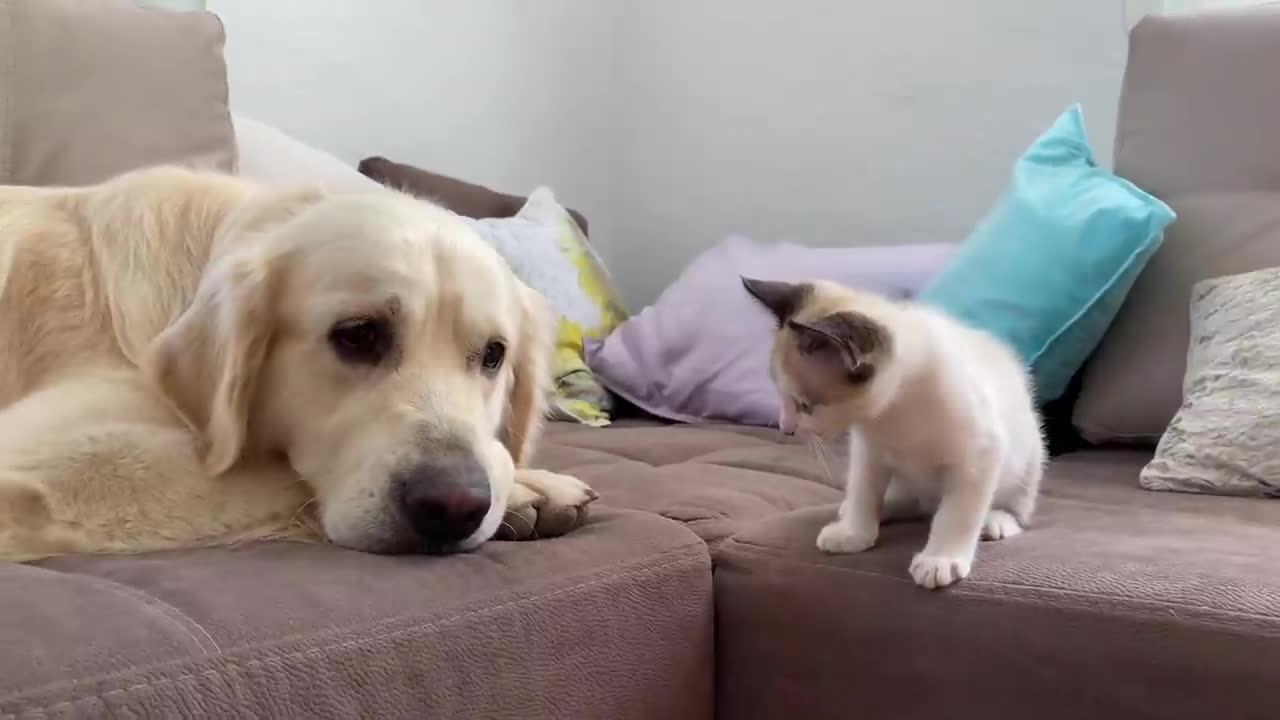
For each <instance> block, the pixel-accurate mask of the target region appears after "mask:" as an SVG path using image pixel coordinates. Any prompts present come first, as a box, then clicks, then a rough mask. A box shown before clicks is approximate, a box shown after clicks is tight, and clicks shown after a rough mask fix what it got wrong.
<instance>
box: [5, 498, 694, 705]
mask: <svg viewBox="0 0 1280 720" xmlns="http://www.w3.org/2000/svg"><path fill="white" fill-rule="evenodd" d="M0 608H2V609H3V611H2V612H0V648H4V649H5V651H4V652H0V718H10V717H14V716H16V717H19V718H26V717H32V718H43V717H157V718H162V717H231V716H236V717H311V718H329V717H349V718H354V717H379V718H400V717H403V718H424V717H440V718H446V717H490V718H513V719H518V720H531V719H532V718H551V717H561V718H571V717H608V718H653V717H673V718H689V719H694V718H697V719H705V718H710V717H711V705H712V672H713V665H714V664H713V661H712V652H713V647H712V639H713V638H712V633H713V627H712V606H711V575H710V561H709V559H708V557H707V551H706V547H705V546H704V545H703V544H702V542H700V541H699V540H698V539H697V538H696V537H694V536H693V534H692V533H690V532H689V531H688V530H686V529H684V528H682V527H680V526H679V525H677V524H676V523H672V522H670V521H667V520H663V519H661V518H658V517H655V516H653V515H647V514H644V513H623V512H610V511H607V510H604V509H600V510H599V511H598V512H594V513H593V518H592V521H591V522H590V523H589V524H588V525H586V526H585V527H583V528H581V529H579V530H577V531H575V532H573V533H571V534H570V535H567V536H564V537H562V538H557V539H554V540H544V541H537V542H528V543H489V544H487V545H485V546H484V547H483V548H481V549H480V550H479V551H477V552H475V553H472V554H468V555H460V556H452V557H446V558H431V557H421V556H415V557H387V556H375V555H366V554H362V553H356V552H350V551H345V550H341V549H338V548H335V547H332V546H323V545H302V544H287V543H262V544H249V545H245V546H242V547H238V548H234V549H213V550H198V551H190V552H171V553H157V554H152V555H143V556H136V557H66V558H60V559H56V560H50V561H46V562H44V563H41V564H40V565H38V566H24V565H13V564H8V565H5V564H0Z"/></svg>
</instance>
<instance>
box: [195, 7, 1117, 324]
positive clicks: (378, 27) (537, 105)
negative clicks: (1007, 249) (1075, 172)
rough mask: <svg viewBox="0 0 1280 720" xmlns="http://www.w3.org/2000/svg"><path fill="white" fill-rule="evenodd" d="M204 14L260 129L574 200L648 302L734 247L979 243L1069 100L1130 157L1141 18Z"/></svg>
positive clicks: (1029, 13) (580, 10)
mask: <svg viewBox="0 0 1280 720" xmlns="http://www.w3.org/2000/svg"><path fill="white" fill-rule="evenodd" d="M207 5H208V7H209V9H211V10H213V11H215V12H217V13H219V14H220V15H221V16H222V17H223V19H224V21H225V22H226V24H227V29H228V35H229V37H228V65H229V68H230V76H231V84H232V102H233V104H234V106H235V107H236V108H237V110H239V111H241V112H245V113H247V114H250V115H253V116H255V117H257V118H259V119H262V120H265V121H268V122H271V123H274V124H277V125H279V126H281V127H283V128H284V129H285V130H287V131H289V132H291V133H293V134H295V135H297V136H299V137H301V138H302V139H304V140H306V141H308V142H311V143H314V144H316V145H319V146H321V147H324V148H327V149H329V150H331V151H333V152H336V153H337V154H338V155H339V156H341V157H343V158H345V159H347V160H349V161H355V160H358V159H359V158H361V157H364V156H366V155H370V154H383V155H386V156H388V157H392V158H394V159H398V160H403V161H407V162H412V163H415V164H419V165H421V166H423V167H426V168H429V169H432V170H437V171H440V172H446V173H450V174H455V175H458V176H461V177H463V178H467V179H471V180H475V181H478V182H483V183H486V184H490V185H492V186H495V187H498V188H501V189H503V190H508V191H512V192H527V191H528V190H529V189H531V188H532V187H533V186H534V185H536V184H539V183H544V182H545V183H548V184H551V185H552V186H553V187H555V188H556V190H557V193H558V194H559V195H560V197H561V199H562V200H564V201H565V202H566V203H569V204H571V205H574V206H577V207H579V208H581V209H582V210H583V212H585V213H586V214H587V215H588V217H589V218H590V220H591V223H592V237H593V239H594V240H595V241H596V243H597V244H598V246H599V247H600V250H601V252H602V253H603V254H604V255H605V257H606V260H607V261H608V262H609V264H610V266H611V267H612V268H613V271H614V274H615V276H617V278H618V280H619V282H620V284H621V285H622V289H623V292H624V294H625V295H626V297H627V299H628V301H629V302H630V304H631V305H632V306H633V307H639V306H640V305H641V304H643V303H645V302H648V301H650V300H652V299H653V297H655V296H656V295H657V293H658V292H660V291H661V289H662V288H663V287H664V286H665V285H666V284H667V283H669V282H670V281H671V280H672V279H673V278H674V277H675V275H676V274H677V273H678V272H679V270H680V268H681V267H683V266H684V265H685V264H686V263H687V262H688V261H689V259H691V258H692V257H693V256H694V255H695V254H697V252H699V251H700V250H702V249H704V248H706V247H708V246H710V245H712V244H714V243H715V242H717V241H719V240H720V239H721V238H722V237H723V236H724V235H725V234H727V233H729V232H734V231H737V232H744V233H747V234H750V235H752V236H755V237H757V238H760V239H766V240H781V239H788V240H795V241H799V242H804V243H808V244H815V245H821V244H829V245H848V244H869V243H908V242H926V241H935V240H959V239H961V238H963V237H964V235H965V234H966V232H967V231H968V230H969V228H970V227H971V226H972V224H973V223H974V221H975V220H976V219H977V218H978V217H979V216H980V215H981V214H982V213H983V212H984V211H985V210H986V209H987V207H988V206H989V205H990V204H991V202H992V200H993V199H994V197H995V195H996V194H997V192H998V191H999V189H1000V187H1001V186H1002V184H1003V182H1004V179H1005V177H1006V174H1007V172H1008V169H1009V166H1010V164H1011V163H1012V161H1013V159H1014V158H1015V157H1016V156H1017V154H1018V152H1019V151H1020V150H1021V149H1022V148H1023V147H1024V146H1025V145H1026V144H1027V143H1028V142H1029V141H1030V140H1031V139H1032V138H1033V137H1034V136H1035V135H1036V134H1037V132H1039V131H1040V130H1041V129H1042V128H1044V127H1046V126H1048V124H1049V123H1050V122H1051V121H1052V120H1053V119H1054V117H1056V115H1057V114H1058V113H1059V112H1061V111H1062V110H1063V109H1065V108H1066V106H1067V105H1068V104H1069V103H1071V102H1074V101H1080V102H1082V103H1083V104H1084V108H1085V115H1086V118H1087V120H1088V123H1089V129H1090V132H1091V135H1092V139H1093V142H1094V145H1095V148H1096V149H1097V152H1098V154H1099V156H1100V159H1102V160H1106V159H1107V158H1109V156H1110V153H1111V140H1112V133H1113V125H1114V119H1115V103H1116V95H1117V92H1118V87H1119V81H1120V76H1121V73H1122V70H1123V65H1124V52H1125V35H1124V30H1125V16H1124V7H1123V3H1122V2H1121V0H967V1H966V2H957V1H956V0H909V1H908V0H874V1H871V0H865V1H861V2H855V1H853V0H788V1H787V2H779V1H778V0H644V1H643V2H641V1H638V0H536V2H530V1H528V0H465V2H464V1H462V0H329V1H327V2H323V3H321V2H316V1H315V0H271V1H270V2H265V1H263V0H207ZM322 8H323V10H322ZM322 12H323V13H327V14H321V13H322Z"/></svg>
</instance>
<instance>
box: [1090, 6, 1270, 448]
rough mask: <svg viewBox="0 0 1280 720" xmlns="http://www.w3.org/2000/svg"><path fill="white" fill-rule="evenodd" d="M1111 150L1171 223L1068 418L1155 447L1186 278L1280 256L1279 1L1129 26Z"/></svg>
mask: <svg viewBox="0 0 1280 720" xmlns="http://www.w3.org/2000/svg"><path fill="white" fill-rule="evenodd" d="M1115 160H1116V162H1115V168H1116V172H1117V173H1119V174H1120V175H1122V176H1124V177H1127V178H1129V179H1130V180H1132V181H1133V182H1135V183H1137V184H1138V185H1139V186H1141V187H1143V188H1144V189H1146V190H1148V191H1149V192H1151V193H1153V194H1155V195H1156V196H1158V197H1160V198H1161V199H1163V200H1164V201H1165V202H1167V203H1169V205H1170V206H1172V207H1173V209H1174V210H1175V211H1177V213H1178V219H1177V221H1176V222H1175V223H1174V224H1173V225H1172V226H1171V227H1170V229H1169V230H1168V232H1167V234H1166V236H1165V241H1164V245H1163V246H1162V247H1161V249H1160V250H1159V251H1158V252H1157V253H1156V255H1155V256H1154V258H1152V260H1151V263H1150V264H1149V265H1148V266H1147V268H1146V269H1145V270H1144V271H1143V274H1142V275H1141V277H1140V278H1139V279H1138V281H1137V283H1136V284H1135V286H1134V288H1133V291H1132V292H1131V294H1130V295H1129V298H1128V299H1127V300H1126V302H1125V305H1124V307H1123V308H1122V309H1121V311H1120V314H1119V316H1118V317H1117V318H1116V320H1115V323H1114V324H1113V325H1112V326H1111V329H1110V330H1109V331H1108V333H1107V335H1106V337H1104V338H1103V340H1102V343H1101V344H1100V345H1099V347H1098V350H1097V352H1096V353H1095V354H1094V357H1093V359H1092V361H1091V362H1090V363H1089V365H1088V366H1087V367H1086V369H1085V371H1084V375H1083V381H1082V385H1081V391H1080V396H1079V398H1078V399H1077V402H1076V405H1075V411H1074V423H1075V425H1076V427H1077V428H1078V429H1079V431H1080V432H1081V434H1082V435H1083V436H1084V437H1085V438H1086V439H1088V440H1091V441H1094V442H1103V441H1127V442H1140V443H1153V442H1155V441H1156V440H1158V439H1159V437H1160V435H1161V434H1162V433H1163V432H1164V429H1165V427H1166V426H1167V425H1168V423H1169V421H1170V420H1171V419H1172V418H1173V415H1174V413H1175V412H1176V411H1177V409H1178V407H1179V404H1180V403H1181V399H1182V378H1183V373H1184V372H1185V369H1186V355H1187V343H1188V341H1189V332H1190V327H1189V323H1190V320H1189V312H1190V310H1189V304H1190V292H1191V286H1192V284H1194V283H1195V282H1197V281H1199V280H1202V279H1205V278H1210V277H1217V276H1221V275H1229V274H1234V273H1239V272H1245V271H1249V270H1257V269H1260V268H1263V267H1270V266H1275V265H1280V5H1278V6H1270V7H1267V6H1264V7H1260V8H1253V9H1249V10H1236V11H1217V12H1213V13H1205V14H1196V15H1171V16H1152V17H1148V18H1146V19H1144V20H1142V21H1141V22H1140V23H1138V25H1137V26H1136V27H1135V28H1134V29H1133V32H1132V35H1131V40H1130V51H1129V64H1128V67H1127V69H1126V71H1125V78H1124V88H1123V92H1122V96H1121V100H1120V113H1119V119H1118V127H1117V134H1116V157H1115Z"/></svg>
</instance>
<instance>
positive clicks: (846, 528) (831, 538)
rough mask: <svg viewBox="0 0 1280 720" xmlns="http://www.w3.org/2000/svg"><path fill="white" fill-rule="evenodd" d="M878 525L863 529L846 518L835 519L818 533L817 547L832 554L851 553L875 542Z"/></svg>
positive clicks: (857, 551)
mask: <svg viewBox="0 0 1280 720" xmlns="http://www.w3.org/2000/svg"><path fill="white" fill-rule="evenodd" d="M879 534H880V528H879V527H872V528H869V529H864V528H860V527H857V526H856V525H854V524H853V523H851V522H848V521H847V520H836V521H835V522H833V523H830V524H828V525H827V526H826V527H824V528H822V532H820V533H818V549H819V550H821V551H822V552H824V553H830V554H832V555H851V554H853V553H860V552H862V551H863V550H866V549H867V548H869V547H871V546H872V545H875V544H876V538H877V537H878V536H879Z"/></svg>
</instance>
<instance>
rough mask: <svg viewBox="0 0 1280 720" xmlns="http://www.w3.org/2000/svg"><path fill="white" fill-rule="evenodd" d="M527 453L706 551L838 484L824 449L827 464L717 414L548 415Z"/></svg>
mask: <svg viewBox="0 0 1280 720" xmlns="http://www.w3.org/2000/svg"><path fill="white" fill-rule="evenodd" d="M537 462H538V463H539V466H540V467H547V468H550V469H552V470H557V471H560V472H566V473H571V474H574V475H576V476H578V477H580V478H582V479H583V480H584V481H586V482H587V483H590V484H591V485H592V487H594V488H595V489H596V490H597V491H599V492H600V494H601V496H602V498H603V500H602V502H606V503H608V504H609V505H610V506H613V507H624V508H628V509H633V510H645V511H648V512H653V513H657V514H659V515H662V516H663V517H667V518H670V519H672V520H678V521H680V522H683V523H685V524H687V525H688V526H689V528H690V529H692V530H693V531H694V532H696V533H698V535H699V536H700V537H701V538H702V539H703V540H706V541H707V542H708V543H710V544H711V546H712V550H713V552H714V550H715V547H716V545H717V544H718V543H719V542H721V541H723V540H724V539H726V538H728V537H729V536H730V535H732V534H733V533H735V532H737V531H738V530H740V529H742V528H744V527H747V526H749V525H750V524H751V523H753V522H755V521H758V520H761V519H764V518H769V517H773V516H775V515H778V514H780V513H785V512H788V511H791V510H795V509H797V508H803V507H811V506H814V505H822V504H828V503H834V502H838V501H839V500H840V497H841V495H842V493H843V487H844V479H843V476H841V475H839V474H838V473H839V472H840V469H839V461H837V460H835V459H834V457H831V458H829V460H828V467H829V468H830V473H829V472H828V470H827V468H824V466H823V465H822V464H821V463H819V462H818V460H817V458H816V456H815V454H814V451H813V449H812V448H811V447H809V446H808V445H806V444H804V443H802V442H800V441H796V440H791V439H788V438H786V436H784V435H782V433H780V432H778V431H777V430H775V429H770V428H750V427H742V426H735V425H729V424H722V423H707V424H705V425H683V424H679V425H672V424H665V423H659V422H652V421H643V420H618V421H615V422H614V424H613V425H611V426H609V427H608V428H603V429H602V428H591V427H585V426H582V425H572V424H569V423H558V422H557V423H550V424H549V425H548V428H547V432H546V435H545V437H544V439H543V441H542V443H541V446H540V448H539V450H538V459H537ZM831 473H836V474H835V475H832V474H831Z"/></svg>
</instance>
